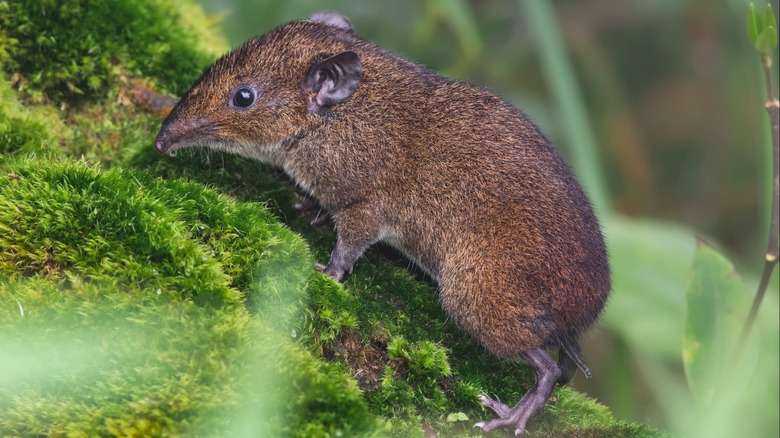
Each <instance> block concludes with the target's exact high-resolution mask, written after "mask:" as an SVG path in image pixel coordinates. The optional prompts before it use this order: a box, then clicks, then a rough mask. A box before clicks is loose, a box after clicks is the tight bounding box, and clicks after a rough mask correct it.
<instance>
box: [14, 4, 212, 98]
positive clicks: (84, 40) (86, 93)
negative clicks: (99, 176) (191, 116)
mask: <svg viewBox="0 0 780 438" xmlns="http://www.w3.org/2000/svg"><path fill="white" fill-rule="evenodd" d="M178 3H180V2H173V1H165V0H156V1H151V0H129V1H116V2H105V1H101V0H67V1H55V0H41V1H23V2H18V1H2V2H0V27H2V28H3V29H4V33H3V37H4V41H6V44H5V47H4V50H5V51H6V52H7V53H8V58H9V59H8V61H7V64H6V71H21V72H24V81H25V82H26V87H27V88H29V91H30V93H31V96H33V97H44V96H45V98H47V99H49V100H51V101H53V102H58V103H61V102H62V101H68V102H74V101H79V100H82V99H88V100H94V99H99V98H100V97H105V96H106V93H107V91H108V90H110V89H112V88H116V86H117V79H118V78H119V77H120V75H121V74H122V72H129V73H130V74H132V75H134V76H142V77H145V78H147V79H152V80H154V81H155V83H156V85H157V86H158V87H159V88H160V89H162V90H166V91H169V92H172V93H174V94H180V93H182V92H184V91H185V90H186V88H185V87H186V86H187V85H186V84H190V83H192V82H193V81H194V80H195V79H197V77H198V76H199V75H200V73H201V72H202V71H203V69H204V68H205V67H206V66H208V64H209V63H210V61H211V60H212V59H213V57H214V56H215V55H216V54H217V53H215V52H217V51H218V50H220V49H221V47H224V44H220V43H216V42H215V40H218V38H217V37H216V34H215V32H214V31H213V29H212V30H210V26H209V25H208V21H207V20H206V19H205V17H204V16H203V14H202V12H201V11H200V10H199V9H198V8H195V7H194V6H193V3H192V2H191V1H185V2H183V3H185V4H184V5H177V4H178ZM183 15H186V16H187V17H188V19H187V20H184V19H182V16H183ZM85 23H86V24H87V25H85ZM204 33H205V34H206V35H208V36H209V37H208V39H206V38H204V37H203V34H204ZM204 40H206V41H207V42H204V43H201V44H198V43H197V42H199V41H204ZM220 46H221V47H220ZM218 47H219V49H218Z"/></svg>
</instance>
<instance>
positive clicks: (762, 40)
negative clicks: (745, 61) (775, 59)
mask: <svg viewBox="0 0 780 438" xmlns="http://www.w3.org/2000/svg"><path fill="white" fill-rule="evenodd" d="M754 46H755V47H756V50H758V51H759V52H761V53H770V52H771V51H772V50H774V49H775V47H777V28H775V27H774V26H770V27H767V28H765V29H764V31H763V32H761V34H760V35H758V40H757V41H756V43H755V44H754Z"/></svg>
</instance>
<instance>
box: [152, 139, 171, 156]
mask: <svg viewBox="0 0 780 438" xmlns="http://www.w3.org/2000/svg"><path fill="white" fill-rule="evenodd" d="M154 148H155V149H157V152H159V153H161V154H164V153H165V152H167V151H168V142H166V141H165V138H164V137H163V136H162V135H158V136H157V139H156V140H155V141H154Z"/></svg>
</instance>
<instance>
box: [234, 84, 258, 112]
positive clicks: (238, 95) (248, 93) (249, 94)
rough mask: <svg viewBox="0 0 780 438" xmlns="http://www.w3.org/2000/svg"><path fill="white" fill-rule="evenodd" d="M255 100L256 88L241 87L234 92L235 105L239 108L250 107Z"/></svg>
mask: <svg viewBox="0 0 780 438" xmlns="http://www.w3.org/2000/svg"><path fill="white" fill-rule="evenodd" d="M254 102H255V90H253V89H251V88H249V87H239V88H238V89H237V90H236V91H235V92H234V93H233V105H234V106H236V107H237V108H249V106H251V105H252V104H253V103H254Z"/></svg>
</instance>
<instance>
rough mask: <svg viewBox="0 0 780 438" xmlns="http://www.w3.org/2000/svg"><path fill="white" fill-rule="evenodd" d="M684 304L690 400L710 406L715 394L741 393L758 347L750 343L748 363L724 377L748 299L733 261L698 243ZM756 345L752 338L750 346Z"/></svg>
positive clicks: (685, 355)
mask: <svg viewBox="0 0 780 438" xmlns="http://www.w3.org/2000/svg"><path fill="white" fill-rule="evenodd" d="M687 305H688V306H687V310H686V317H685V331H684V336H683V365H684V367H685V375H686V377H687V379H688V385H689V386H690V388H691V391H692V392H693V394H694V396H695V397H696V398H697V399H698V400H699V401H701V402H702V403H704V404H706V405H709V404H710V403H711V402H712V401H713V399H714V397H715V396H716V394H721V395H724V396H725V394H727V393H728V394H731V395H733V394H734V393H735V392H742V390H744V388H745V386H746V385H747V383H748V381H749V379H750V376H751V375H752V371H753V369H754V368H755V360H756V357H757V348H756V345H757V344H756V343H755V342H750V343H749V344H750V345H748V346H747V347H746V348H745V350H744V351H745V353H743V357H744V358H746V360H743V361H741V363H740V364H739V366H738V368H736V369H734V370H731V371H730V372H729V375H728V376H726V375H725V373H726V368H727V367H729V366H730V365H731V359H732V355H733V353H734V348H735V346H736V342H737V337H738V336H739V333H740V331H741V328H742V324H743V323H744V320H745V318H746V317H747V313H748V308H749V306H750V297H749V294H748V293H747V292H746V289H745V287H744V285H743V283H742V280H741V279H740V277H739V276H738V275H737V273H736V271H735V270H734V266H733V265H732V264H731V262H729V261H728V260H727V259H726V258H725V257H723V256H722V255H720V254H719V253H718V252H717V251H715V250H714V249H712V248H711V247H709V246H707V245H705V244H703V243H701V242H700V243H699V245H698V247H697V248H696V253H695V255H694V258H693V267H692V273H691V276H690V280H689V282H688V290H687ZM755 340H756V339H755V336H754V337H753V338H752V339H751V341H755ZM737 370H739V371H740V372H737ZM731 377H736V379H732V378H731ZM719 398H720V397H719ZM733 398H734V399H736V397H733Z"/></svg>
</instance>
